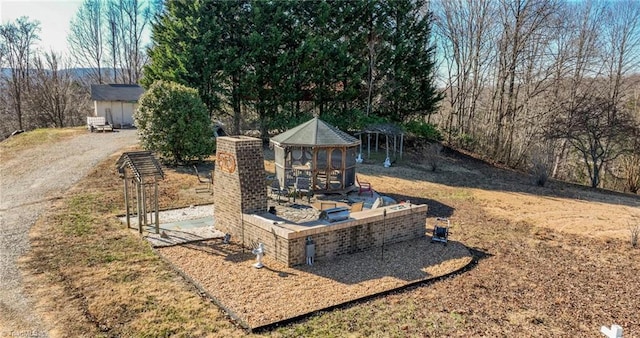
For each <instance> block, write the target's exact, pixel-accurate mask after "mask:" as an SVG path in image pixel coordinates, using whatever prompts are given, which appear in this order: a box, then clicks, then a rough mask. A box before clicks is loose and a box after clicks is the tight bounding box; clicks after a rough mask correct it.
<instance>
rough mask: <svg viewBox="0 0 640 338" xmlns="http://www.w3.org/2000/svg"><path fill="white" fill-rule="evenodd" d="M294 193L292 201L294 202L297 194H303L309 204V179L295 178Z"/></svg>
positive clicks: (303, 177)
mask: <svg viewBox="0 0 640 338" xmlns="http://www.w3.org/2000/svg"><path fill="white" fill-rule="evenodd" d="M294 187H295V193H296V194H294V195H293V201H294V202H295V201H296V195H297V194H298V193H305V194H306V195H307V202H309V203H311V182H310V180H309V177H305V176H300V177H297V178H296V183H295V186H294Z"/></svg>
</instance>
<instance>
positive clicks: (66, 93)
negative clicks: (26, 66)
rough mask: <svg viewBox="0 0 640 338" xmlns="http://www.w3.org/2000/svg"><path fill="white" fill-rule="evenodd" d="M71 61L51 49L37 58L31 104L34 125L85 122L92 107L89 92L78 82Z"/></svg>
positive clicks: (64, 125) (45, 125)
mask: <svg viewBox="0 0 640 338" xmlns="http://www.w3.org/2000/svg"><path fill="white" fill-rule="evenodd" d="M66 68H69V63H68V62H65V61H63V60H62V59H61V56H60V55H58V54H56V53H54V52H49V53H45V54H44V57H38V58H36V59H35V61H34V74H33V80H32V89H31V95H30V100H29V106H30V108H31V111H32V112H37V114H32V116H31V120H32V122H31V125H33V126H36V127H67V126H73V125H78V124H80V123H82V122H83V121H82V118H83V117H84V116H86V110H88V109H89V107H88V105H87V103H88V101H87V99H86V98H84V97H86V93H83V92H82V86H80V85H79V84H78V83H76V82H75V81H74V79H73V75H72V74H71V72H70V71H69V70H68V69H66Z"/></svg>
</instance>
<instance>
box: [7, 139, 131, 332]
mask: <svg viewBox="0 0 640 338" xmlns="http://www.w3.org/2000/svg"><path fill="white" fill-rule="evenodd" d="M136 143H137V132H136V131H135V130H122V131H119V132H114V133H93V134H89V133H87V134H83V135H80V136H76V137H73V138H71V139H67V140H64V141H60V142H56V143H52V144H48V145H41V146H38V147H35V148H31V149H27V150H24V151H22V152H21V153H19V154H15V155H17V156H13V157H12V158H9V159H7V160H2V161H0V234H1V236H0V337H5V336H29V337H31V336H37V337H42V336H48V327H47V324H46V323H44V322H43V321H42V320H41V318H39V316H38V315H37V313H36V312H35V311H34V310H33V306H32V303H31V301H30V300H29V298H28V297H26V296H25V294H24V292H23V288H22V278H21V275H20V271H19V270H18V267H17V260H18V258H19V257H20V256H22V255H23V254H24V253H25V252H26V251H28V250H29V238H28V234H29V229H30V228H31V227H32V226H33V224H34V223H35V221H36V220H37V219H38V217H39V215H41V214H42V212H43V211H44V210H46V208H47V207H48V206H49V204H50V202H51V201H52V200H54V199H56V198H58V197H60V196H61V195H62V194H63V193H64V191H65V190H67V189H69V188H70V187H71V186H72V185H73V184H75V183H76V182H78V181H79V180H80V179H81V178H82V177H84V176H85V175H86V174H87V173H88V171H89V169H90V168H91V167H92V166H94V165H96V164H97V163H98V162H99V161H101V160H102V159H104V158H105V157H107V156H108V155H110V154H112V153H114V152H115V151H117V150H119V149H121V148H123V147H126V146H130V145H133V144H136Z"/></svg>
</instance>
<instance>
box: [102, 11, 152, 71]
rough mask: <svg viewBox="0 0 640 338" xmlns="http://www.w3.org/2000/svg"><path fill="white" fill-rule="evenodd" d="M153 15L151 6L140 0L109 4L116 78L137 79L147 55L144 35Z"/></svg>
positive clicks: (109, 22)
mask: <svg viewBox="0 0 640 338" xmlns="http://www.w3.org/2000/svg"><path fill="white" fill-rule="evenodd" d="M150 19H151V7H150V6H149V5H148V4H146V3H145V2H143V1H139V0H120V1H116V0H111V1H109V2H108V4H107V31H108V37H107V41H108V49H109V52H110V58H111V63H112V72H113V77H114V82H118V79H119V80H120V81H122V82H126V83H137V82H138V80H139V79H140V77H141V76H142V67H143V66H144V63H145V61H146V56H145V53H144V51H143V46H142V35H143V32H144V30H145V29H146V27H147V25H149V22H150Z"/></svg>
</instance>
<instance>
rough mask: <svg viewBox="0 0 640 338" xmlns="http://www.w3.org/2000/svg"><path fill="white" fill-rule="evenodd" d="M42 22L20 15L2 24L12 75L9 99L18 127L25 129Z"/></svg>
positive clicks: (1, 35) (0, 35)
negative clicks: (30, 84) (25, 105)
mask: <svg viewBox="0 0 640 338" xmlns="http://www.w3.org/2000/svg"><path fill="white" fill-rule="evenodd" d="M39 30H40V23H39V22H38V21H29V18H27V17H20V18H18V19H17V20H16V21H15V22H8V23H7V24H5V25H1V26H0V37H1V38H2V40H3V41H4V42H3V44H4V45H5V46H6V54H7V56H6V58H7V64H8V66H9V68H10V71H11V75H10V79H9V81H8V82H9V86H8V87H9V101H10V102H11V108H12V110H13V114H14V115H15V117H16V120H17V122H18V126H17V127H18V129H24V123H23V122H24V121H23V115H24V101H25V93H26V92H27V91H28V90H29V70H30V61H31V57H32V54H33V44H34V43H35V42H36V41H37V40H39V37H38V32H39Z"/></svg>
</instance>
